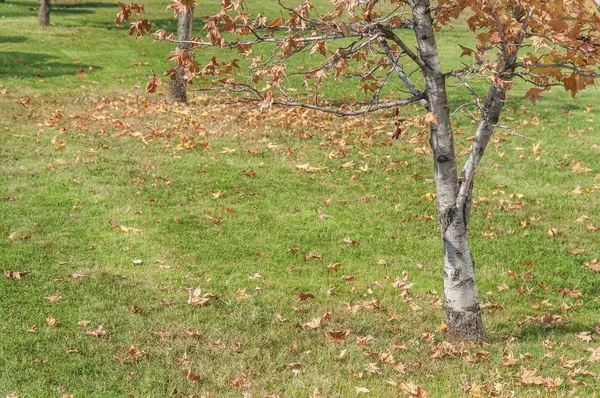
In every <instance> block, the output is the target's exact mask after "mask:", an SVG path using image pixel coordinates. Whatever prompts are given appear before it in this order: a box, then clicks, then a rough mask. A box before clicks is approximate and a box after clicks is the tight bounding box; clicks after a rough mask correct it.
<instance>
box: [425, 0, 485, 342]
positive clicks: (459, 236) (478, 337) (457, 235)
mask: <svg viewBox="0 0 600 398" xmlns="http://www.w3.org/2000/svg"><path fill="white" fill-rule="evenodd" d="M413 24H414V27H413V29H414V31H415V36H416V39H417V44H418V48H419V57H420V60H421V62H422V66H421V69H422V70H423V75H424V79H425V93H426V95H427V101H428V103H429V108H428V110H429V111H430V112H431V113H433V114H434V115H435V117H436V119H437V121H436V122H435V123H431V138H430V145H431V149H432V152H433V162H434V180H435V185H436V204H437V209H438V222H439V225H440V230H441V239H442V248H443V251H444V296H445V304H446V324H447V327H448V336H449V337H450V338H451V339H456V340H461V341H483V340H485V339H486V336H485V328H484V326H483V319H482V316H481V309H480V307H479V300H478V297H477V288H476V285H475V267H474V262H473V257H472V256H471V252H470V250H469V239H468V216H469V213H470V211H469V210H470V195H468V199H469V201H468V203H467V201H465V202H464V203H465V205H464V206H462V205H461V206H457V199H458V196H459V189H460V181H459V178H458V174H457V169H456V152H455V150H454V138H453V132H452V123H451V121H450V111H449V109H448V108H449V107H448V98H447V95H446V82H445V76H444V75H443V73H442V71H441V65H440V58H439V54H438V49H437V43H436V40H435V34H434V29H433V20H432V17H431V6H430V2H429V0H415V1H414V6H413ZM469 188H471V186H469ZM466 192H467V194H470V189H468V190H467V191H466Z"/></svg>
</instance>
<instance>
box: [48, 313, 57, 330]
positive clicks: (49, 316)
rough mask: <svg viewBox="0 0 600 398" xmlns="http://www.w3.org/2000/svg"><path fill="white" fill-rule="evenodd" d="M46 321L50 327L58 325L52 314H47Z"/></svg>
mask: <svg viewBox="0 0 600 398" xmlns="http://www.w3.org/2000/svg"><path fill="white" fill-rule="evenodd" d="M46 323H47V324H48V326H49V327H51V328H54V327H56V326H58V323H57V322H56V319H54V317H53V316H52V315H48V317H47V318H46Z"/></svg>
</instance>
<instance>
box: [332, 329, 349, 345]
mask: <svg viewBox="0 0 600 398" xmlns="http://www.w3.org/2000/svg"><path fill="white" fill-rule="evenodd" d="M348 334H350V331H349V330H341V331H338V332H327V337H329V340H331V341H333V342H334V343H343V342H344V341H346V337H348Z"/></svg>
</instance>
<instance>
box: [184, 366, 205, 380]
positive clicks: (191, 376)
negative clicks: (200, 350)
mask: <svg viewBox="0 0 600 398" xmlns="http://www.w3.org/2000/svg"><path fill="white" fill-rule="evenodd" d="M183 376H184V377H185V378H186V379H188V380H189V381H190V382H192V383H197V382H199V381H200V379H201V377H200V375H199V374H197V373H194V372H192V369H184V370H183Z"/></svg>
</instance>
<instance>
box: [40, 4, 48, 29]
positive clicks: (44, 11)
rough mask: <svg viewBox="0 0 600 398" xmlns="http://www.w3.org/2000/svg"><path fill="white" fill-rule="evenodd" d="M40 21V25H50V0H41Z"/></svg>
mask: <svg viewBox="0 0 600 398" xmlns="http://www.w3.org/2000/svg"><path fill="white" fill-rule="evenodd" d="M39 23H40V26H48V25H50V0H40V12H39Z"/></svg>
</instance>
